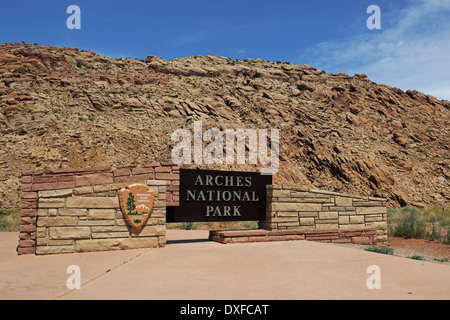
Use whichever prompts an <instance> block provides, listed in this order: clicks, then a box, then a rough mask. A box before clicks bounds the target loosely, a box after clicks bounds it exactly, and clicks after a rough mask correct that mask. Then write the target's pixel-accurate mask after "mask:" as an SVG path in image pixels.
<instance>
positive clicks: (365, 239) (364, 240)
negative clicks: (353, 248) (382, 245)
mask: <svg viewBox="0 0 450 320" xmlns="http://www.w3.org/2000/svg"><path fill="white" fill-rule="evenodd" d="M352 243H354V244H363V245H366V244H370V243H369V237H353V238H352Z"/></svg>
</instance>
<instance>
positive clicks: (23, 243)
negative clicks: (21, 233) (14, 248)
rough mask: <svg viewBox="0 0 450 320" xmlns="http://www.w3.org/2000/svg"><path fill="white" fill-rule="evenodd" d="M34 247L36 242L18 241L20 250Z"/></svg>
mask: <svg viewBox="0 0 450 320" xmlns="http://www.w3.org/2000/svg"><path fill="white" fill-rule="evenodd" d="M35 245H36V242H35V241H33V240H19V247H20V248H26V247H34V246H35Z"/></svg>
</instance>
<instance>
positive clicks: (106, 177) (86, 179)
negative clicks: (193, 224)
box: [56, 173, 114, 189]
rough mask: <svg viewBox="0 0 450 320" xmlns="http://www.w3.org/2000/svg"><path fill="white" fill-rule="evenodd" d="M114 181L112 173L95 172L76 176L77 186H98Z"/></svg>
mask: <svg viewBox="0 0 450 320" xmlns="http://www.w3.org/2000/svg"><path fill="white" fill-rule="evenodd" d="M112 183H114V177H113V174H112V173H94V174H85V175H76V176H75V186H76V187H85V186H96V185H103V184H112ZM56 189H59V188H56Z"/></svg>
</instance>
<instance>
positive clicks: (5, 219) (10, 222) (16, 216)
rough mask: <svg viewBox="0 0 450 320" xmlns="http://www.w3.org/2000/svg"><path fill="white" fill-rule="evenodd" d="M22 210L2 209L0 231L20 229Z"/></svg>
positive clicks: (0, 210) (0, 211)
mask: <svg viewBox="0 0 450 320" xmlns="http://www.w3.org/2000/svg"><path fill="white" fill-rule="evenodd" d="M19 228H20V210H6V209H0V231H19Z"/></svg>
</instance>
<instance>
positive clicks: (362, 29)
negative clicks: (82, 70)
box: [0, 0, 450, 100]
mask: <svg viewBox="0 0 450 320" xmlns="http://www.w3.org/2000/svg"><path fill="white" fill-rule="evenodd" d="M72 4H74V5H78V6H79V7H80V9H81V29H80V30H69V29H68V28H67V27H66V20H67V18H68V17H69V16H70V14H67V13H66V9H67V7H68V6H69V5H72ZM370 5H377V6H379V7H380V9H381V29H380V30H369V29H368V28H367V26H366V21H367V19H368V18H369V16H370V14H367V12H366V10H367V8H368V7H369V6H370ZM20 41H25V42H27V43H38V44H42V45H44V44H45V45H54V46H63V47H77V48H79V49H84V50H93V51H95V52H97V53H99V54H103V55H106V56H109V57H114V58H118V57H130V58H138V59H145V57H147V55H155V56H159V57H162V58H164V59H174V58H179V57H185V56H193V55H217V56H225V57H229V58H232V59H241V60H242V59H247V58H250V59H255V58H261V59H265V60H269V61H289V62H291V63H294V64H309V65H312V66H314V67H316V68H318V69H321V70H325V71H326V72H346V73H348V74H350V75H353V74H354V73H365V74H367V75H368V76H369V78H370V79H371V80H373V81H375V82H378V83H386V84H388V85H391V86H396V87H398V88H401V89H403V90H408V89H416V90H419V91H422V92H425V93H427V94H433V95H435V96H437V97H438V98H440V99H449V100H450V76H449V74H450V58H449V56H450V54H449V52H450V0H399V1H392V0H391V1H386V0H371V1H365V0H341V1H336V0H316V1H313V0H296V1H292V0H290V1H283V0H279V1H266V0H260V1H254V0H248V1H245V0H241V1H236V0H227V1H225V0H223V1H222V0H209V1H204V0H177V1H175V0H165V1H163V0H146V1H142V0H133V1H130V0H128V1H126V0H89V1H86V0H70V1H66V0H42V1H35V0H14V1H4V3H2V6H1V9H0V43H4V42H20Z"/></svg>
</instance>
